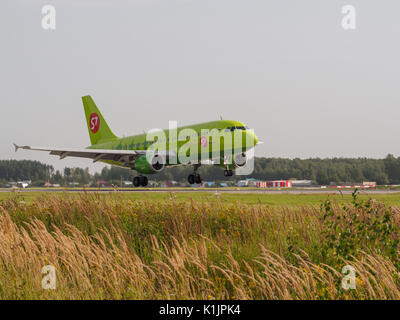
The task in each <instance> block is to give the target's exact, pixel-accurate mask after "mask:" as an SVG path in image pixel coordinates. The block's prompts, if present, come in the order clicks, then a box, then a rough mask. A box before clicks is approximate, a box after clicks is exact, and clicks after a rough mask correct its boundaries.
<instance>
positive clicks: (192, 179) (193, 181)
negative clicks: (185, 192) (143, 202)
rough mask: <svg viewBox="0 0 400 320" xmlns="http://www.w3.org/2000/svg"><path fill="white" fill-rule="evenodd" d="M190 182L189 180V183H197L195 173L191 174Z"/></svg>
mask: <svg viewBox="0 0 400 320" xmlns="http://www.w3.org/2000/svg"><path fill="white" fill-rule="evenodd" d="M188 182H189V184H194V183H195V177H194V174H189V176H188Z"/></svg>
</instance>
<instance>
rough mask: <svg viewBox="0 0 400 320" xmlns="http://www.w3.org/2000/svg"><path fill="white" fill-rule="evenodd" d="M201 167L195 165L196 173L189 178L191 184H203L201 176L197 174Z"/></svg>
mask: <svg viewBox="0 0 400 320" xmlns="http://www.w3.org/2000/svg"><path fill="white" fill-rule="evenodd" d="M199 167H200V165H194V172H193V173H192V174H189V176H188V182H189V184H195V183H196V184H200V183H202V182H203V180H202V179H201V176H200V175H199V174H198V173H197V169H198V168H199Z"/></svg>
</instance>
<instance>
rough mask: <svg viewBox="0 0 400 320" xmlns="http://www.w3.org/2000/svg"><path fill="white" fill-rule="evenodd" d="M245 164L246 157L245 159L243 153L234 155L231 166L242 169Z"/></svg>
mask: <svg viewBox="0 0 400 320" xmlns="http://www.w3.org/2000/svg"><path fill="white" fill-rule="evenodd" d="M246 163H247V157H246V153H245V152H242V153H239V154H236V155H235V156H234V157H233V166H234V167H235V168H241V167H244V166H245V165H246Z"/></svg>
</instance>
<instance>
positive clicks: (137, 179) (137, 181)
mask: <svg viewBox="0 0 400 320" xmlns="http://www.w3.org/2000/svg"><path fill="white" fill-rule="evenodd" d="M140 182H141V181H140V177H134V178H133V186H134V187H139V186H140V184H141V183H140Z"/></svg>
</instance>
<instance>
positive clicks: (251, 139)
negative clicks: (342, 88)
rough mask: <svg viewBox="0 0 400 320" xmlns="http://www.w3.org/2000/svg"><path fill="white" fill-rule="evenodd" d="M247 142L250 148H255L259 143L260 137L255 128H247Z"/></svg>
mask: <svg viewBox="0 0 400 320" xmlns="http://www.w3.org/2000/svg"><path fill="white" fill-rule="evenodd" d="M246 133H247V137H246V140H247V144H248V146H247V147H248V148H253V147H254V146H255V145H256V144H257V143H258V138H257V136H256V134H255V133H254V131H253V130H247V132H246Z"/></svg>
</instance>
